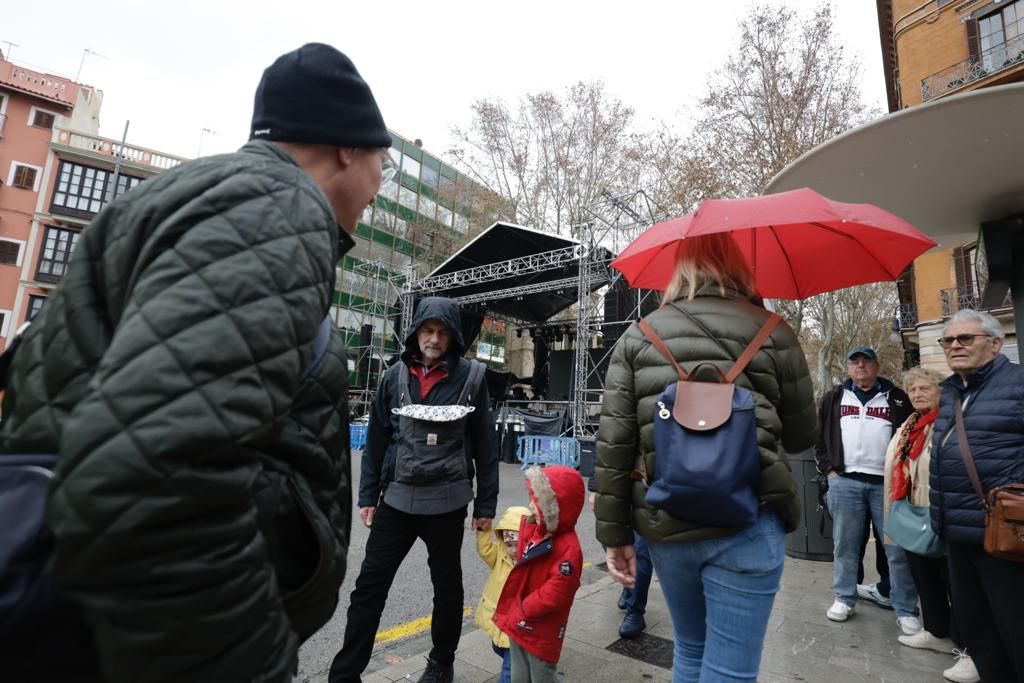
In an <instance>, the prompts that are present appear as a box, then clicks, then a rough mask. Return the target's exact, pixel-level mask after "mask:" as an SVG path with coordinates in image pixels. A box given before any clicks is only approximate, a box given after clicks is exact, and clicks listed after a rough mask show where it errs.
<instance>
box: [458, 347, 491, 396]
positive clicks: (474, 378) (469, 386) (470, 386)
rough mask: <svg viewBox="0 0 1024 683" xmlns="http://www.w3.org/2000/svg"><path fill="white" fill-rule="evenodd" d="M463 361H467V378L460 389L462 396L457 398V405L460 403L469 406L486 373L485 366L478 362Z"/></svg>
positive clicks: (468, 359) (469, 359) (471, 360)
mask: <svg viewBox="0 0 1024 683" xmlns="http://www.w3.org/2000/svg"><path fill="white" fill-rule="evenodd" d="M463 360H466V361H469V363H470V366H469V377H467V378H466V383H465V384H464V385H463V387H462V396H461V397H460V398H459V404H460V405H461V404H462V403H466V404H471V403H472V402H473V397H474V396H476V393H477V391H478V390H479V389H480V384H481V383H482V382H483V378H484V373H485V372H486V371H487V366H485V365H484V364H483V363H481V362H480V361H478V360H473V359H471V358H463Z"/></svg>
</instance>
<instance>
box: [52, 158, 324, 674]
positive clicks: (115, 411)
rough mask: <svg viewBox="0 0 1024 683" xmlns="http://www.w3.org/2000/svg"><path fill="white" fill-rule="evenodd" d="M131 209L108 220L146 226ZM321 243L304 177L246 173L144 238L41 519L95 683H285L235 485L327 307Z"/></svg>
mask: <svg viewBox="0 0 1024 683" xmlns="http://www.w3.org/2000/svg"><path fill="white" fill-rule="evenodd" d="M149 195H150V196H151V197H152V198H151V201H150V202H149V203H148V204H141V205H140V206H139V207H138V208H137V209H135V210H134V213H130V214H128V215H125V216H123V217H122V219H123V220H134V221H152V220H156V219H154V218H153V216H154V215H156V214H155V212H154V210H153V209H154V207H156V206H159V205H160V195H159V193H158V192H154V191H150V193H149ZM153 195H155V196H153ZM336 231H337V225H336V224H335V223H334V221H333V218H332V216H331V213H330V209H329V207H328V206H327V204H326V202H325V200H324V198H323V197H322V195H319V194H317V193H316V192H315V188H313V187H312V186H310V184H309V182H308V180H307V181H306V182H305V183H299V182H296V180H295V178H291V177H280V176H277V177H275V176H273V175H256V174H252V175H249V174H242V175H236V176H234V177H232V178H230V179H228V180H225V181H222V182H221V183H220V184H218V185H216V186H214V187H213V188H211V189H208V190H207V191H205V192H204V193H203V194H202V195H201V196H198V197H195V198H194V199H192V200H191V201H189V202H187V203H186V204H184V205H183V206H180V207H179V208H178V209H177V210H175V211H173V212H171V213H169V214H166V215H164V216H163V217H162V218H160V219H159V223H158V224H157V225H154V226H152V234H153V235H154V237H153V240H154V242H157V243H159V244H160V246H161V248H160V249H154V250H153V251H152V252H151V253H148V254H145V260H144V262H141V263H140V264H139V265H138V266H137V267H136V270H135V272H134V273H132V281H133V283H134V284H133V286H132V287H131V289H130V291H128V292H127V294H126V301H125V307H124V310H123V314H122V315H121V318H120V320H119V321H118V324H117V327H116V329H115V332H114V336H113V338H112V340H111V343H110V345H109V347H108V348H107V350H106V352H105V354H104V355H103V357H102V359H101V360H100V362H99V365H98V367H97V368H96V372H95V374H94V376H93V379H92V381H91V383H90V385H89V390H88V391H87V392H86V394H85V396H84V397H83V399H82V400H81V401H80V403H79V404H78V405H77V407H76V408H75V410H74V411H73V412H72V413H71V415H70V416H69V417H68V419H67V422H66V425H65V429H64V437H63V439H62V442H61V447H60V466H59V468H58V471H57V476H56V479H55V481H54V484H53V488H52V489H51V496H50V501H49V507H48V520H49V523H50V525H51V528H52V529H53V532H54V535H55V537H56V548H55V571H56V574H57V577H58V581H59V583H60V585H61V586H62V587H63V588H64V589H65V591H66V592H67V594H68V595H69V596H71V597H72V598H73V599H74V600H75V601H77V602H78V603H79V604H81V606H82V607H83V609H84V610H85V613H86V616H87V618H88V619H89V621H90V623H91V624H92V626H93V634H94V637H95V641H96V646H97V649H98V653H99V657H100V662H101V665H102V667H103V670H104V673H105V675H106V677H107V679H108V680H110V681H133V682H151V681H171V680H174V681H182V680H194V681H200V680H204V681H211V680H217V681H290V680H291V675H292V674H293V672H294V669H295V665H296V662H295V656H294V653H295V652H296V649H297V636H296V634H295V633H294V631H293V630H292V628H291V627H290V625H289V623H288V619H287V617H286V616H285V610H284V609H283V607H282V599H281V595H280V590H279V588H278V584H277V581H276V578H275V575H274V571H273V569H272V567H271V565H270V564H269V562H268V556H267V546H266V542H265V539H264V538H263V536H262V535H261V533H260V529H259V526H258V523H257V513H256V510H255V509H254V504H253V500H252V495H251V487H252V485H253V482H254V481H255V479H256V477H257V475H258V474H259V472H260V467H261V466H260V457H262V455H263V454H265V453H266V452H267V451H269V450H271V449H272V448H271V447H272V446H273V444H274V442H275V439H276V438H277V435H278V433H279V432H280V430H281V427H282V425H283V423H284V420H285V419H286V418H287V416H288V414H289V412H290V410H291V409H292V399H293V397H294V395H295V393H296V391H297V388H298V385H299V377H300V374H301V371H302V369H303V367H305V366H306V364H307V363H309V362H310V360H311V356H312V351H311V347H310V342H311V340H312V339H313V337H314V335H315V333H316V330H317V327H318V325H319V324H320V321H321V319H322V318H323V316H324V314H325V312H326V311H327V309H328V306H329V303H330V296H331V293H332V290H333V286H334V262H335V255H336V246H335V245H336V239H337V232H336ZM158 654H159V656H156V655H158Z"/></svg>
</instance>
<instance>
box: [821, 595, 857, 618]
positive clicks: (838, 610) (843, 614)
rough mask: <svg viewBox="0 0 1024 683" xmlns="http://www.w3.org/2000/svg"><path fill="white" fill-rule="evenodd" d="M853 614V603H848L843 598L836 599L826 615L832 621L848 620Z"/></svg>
mask: <svg viewBox="0 0 1024 683" xmlns="http://www.w3.org/2000/svg"><path fill="white" fill-rule="evenodd" d="M851 614H853V605H847V604H846V603H845V602H843V601H842V600H836V601H835V602H833V603H832V606H831V607H829V608H828V611H827V612H825V616H826V617H828V618H829V619H831V620H832V621H846V620H847V619H849V618H850V615H851Z"/></svg>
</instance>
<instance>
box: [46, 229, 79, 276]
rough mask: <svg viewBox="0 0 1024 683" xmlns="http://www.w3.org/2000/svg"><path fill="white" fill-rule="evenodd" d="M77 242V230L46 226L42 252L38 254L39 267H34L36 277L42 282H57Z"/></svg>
mask: <svg viewBox="0 0 1024 683" xmlns="http://www.w3.org/2000/svg"><path fill="white" fill-rule="evenodd" d="M76 244H78V232H77V231H76V230H66V229H64V228H56V227H53V226H50V225H48V226H46V236H45V237H44V238H43V252H42V253H41V254H40V255H39V268H37V269H36V279H37V280H40V281H42V282H59V281H60V279H61V278H62V277H64V271H65V270H66V269H67V265H68V262H69V261H70V260H71V252H72V251H73V250H74V248H75V245H76Z"/></svg>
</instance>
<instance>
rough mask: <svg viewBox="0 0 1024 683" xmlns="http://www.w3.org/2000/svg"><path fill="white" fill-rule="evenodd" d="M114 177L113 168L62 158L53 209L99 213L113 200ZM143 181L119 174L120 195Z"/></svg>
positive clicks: (84, 213)
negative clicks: (83, 163) (88, 164)
mask: <svg viewBox="0 0 1024 683" xmlns="http://www.w3.org/2000/svg"><path fill="white" fill-rule="evenodd" d="M113 180H114V174H113V172H112V171H106V170H104V169H101V168H93V167H91V166H83V165H82V164H76V163H73V162H70V161H62V162H61V164H60V171H59V172H58V175H57V186H56V187H55V188H54V190H53V202H52V204H51V206H50V210H51V211H58V212H60V213H65V214H68V215H72V216H86V217H88V216H92V215H94V214H96V213H99V211H100V209H102V208H103V207H104V206H106V204H107V202H109V201H111V199H113V196H112V195H113V189H114V187H113V185H114V183H113ZM141 182H142V179H141V178H135V177H132V176H126V175H121V176H119V177H118V181H117V196H121V195H122V194H124V193H125V192H127V191H128V190H130V189H131V188H133V187H135V186H136V185H138V184H139V183H141Z"/></svg>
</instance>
